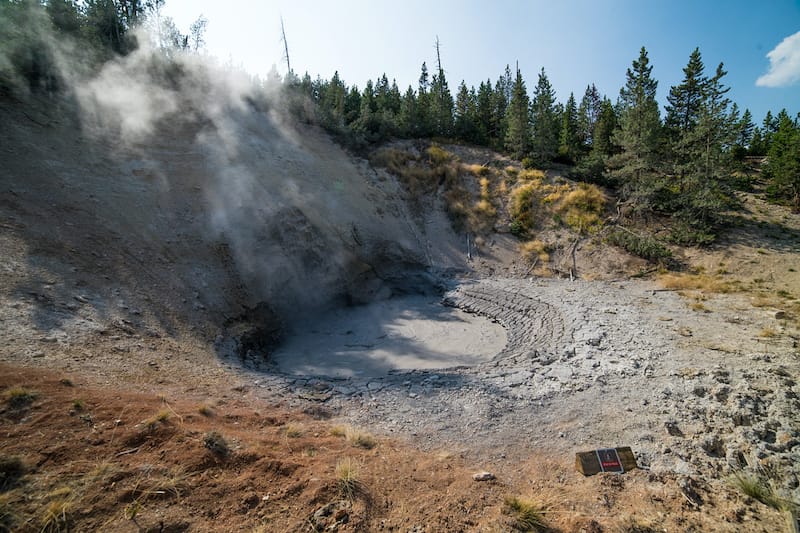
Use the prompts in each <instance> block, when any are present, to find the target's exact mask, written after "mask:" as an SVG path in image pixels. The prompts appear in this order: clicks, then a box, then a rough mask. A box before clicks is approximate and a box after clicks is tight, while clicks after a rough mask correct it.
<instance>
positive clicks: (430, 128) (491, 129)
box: [284, 47, 800, 244]
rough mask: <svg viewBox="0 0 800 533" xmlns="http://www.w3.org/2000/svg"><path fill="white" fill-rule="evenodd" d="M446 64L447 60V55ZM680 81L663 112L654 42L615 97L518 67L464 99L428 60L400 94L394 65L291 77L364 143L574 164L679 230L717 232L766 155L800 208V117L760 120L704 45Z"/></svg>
mask: <svg viewBox="0 0 800 533" xmlns="http://www.w3.org/2000/svg"><path fill="white" fill-rule="evenodd" d="M437 63H439V62H438V61H437ZM683 72H684V77H683V80H682V81H681V82H680V83H679V84H678V85H675V86H673V87H670V88H669V94H668V96H667V105H666V107H665V109H664V113H663V116H662V112H661V108H660V106H659V104H658V102H657V100H656V90H657V88H658V81H657V80H655V79H654V78H653V77H652V65H651V64H650V60H649V57H648V54H647V50H646V49H645V48H644V47H643V48H642V49H641V50H640V52H639V56H638V57H637V58H636V59H635V60H634V61H633V62H632V64H631V67H630V68H629V69H628V70H627V72H626V77H625V85H624V86H623V87H622V88H621V89H620V92H619V95H618V96H617V98H616V100H615V101H612V100H611V99H610V98H609V97H608V96H606V95H603V94H601V93H600V91H598V89H597V87H596V86H595V85H594V84H590V85H588V86H587V87H586V90H585V91H584V94H583V95H582V96H581V98H580V101H578V100H577V99H576V97H575V95H574V94H572V93H571V94H570V95H569V96H568V98H567V99H566V102H564V103H561V102H559V101H558V100H557V98H556V94H555V90H554V89H553V87H552V85H551V83H550V81H549V79H548V77H547V73H546V71H545V69H544V68H542V69H541V70H540V71H539V72H538V76H537V82H536V85H535V87H534V89H533V93H532V94H529V92H528V90H527V87H526V83H525V79H524V77H523V75H522V73H521V71H520V69H519V68H518V67H517V68H516V69H515V70H514V71H513V72H512V70H511V68H510V66H507V67H506V69H505V71H504V72H503V73H502V74H501V75H500V76H499V77H498V79H497V80H496V81H495V82H494V83H493V82H492V80H491V79H487V80H486V81H484V82H481V83H480V85H479V86H478V87H477V89H476V88H475V87H474V86H472V87H468V86H467V85H466V83H465V82H464V81H462V82H461V83H460V84H459V86H458V89H457V90H456V92H455V98H454V97H453V95H452V93H451V91H450V89H449V85H448V81H447V78H446V75H445V72H444V70H443V69H442V67H441V64H440V63H439V64H437V65H436V68H435V69H434V70H433V73H431V71H430V70H429V68H428V66H427V64H426V63H422V67H421V69H420V77H419V82H418V84H417V86H416V88H415V87H413V86H409V87H408V88H407V89H406V90H405V91H401V90H400V89H399V87H398V86H397V83H396V82H395V81H394V80H392V82H391V83H390V82H389V79H388V77H387V76H386V74H383V75H382V76H380V77H379V78H378V79H377V80H376V81H374V82H373V81H371V80H370V81H368V82H367V83H366V85H365V86H364V88H363V89H359V88H358V87H357V86H355V85H352V86H348V85H347V84H346V83H345V82H344V81H343V80H342V79H341V78H340V77H339V74H338V72H336V73H334V75H333V77H332V78H331V79H330V80H325V79H322V78H320V77H317V78H316V79H312V78H311V76H310V75H309V74H307V73H306V74H305V75H304V76H303V77H298V76H295V75H294V74H293V73H291V72H290V73H289V74H288V75H287V76H286V77H285V78H284V84H285V86H286V87H288V88H290V89H291V90H292V91H294V92H296V93H299V94H301V95H303V97H304V98H307V99H308V100H310V101H311V102H313V104H314V105H313V106H312V108H311V110H312V114H311V115H309V111H308V108H307V107H304V108H303V110H302V112H301V115H302V116H303V117H304V118H306V119H308V120H316V121H317V122H318V123H319V124H320V125H322V126H323V127H325V128H326V129H328V130H329V131H331V132H333V133H334V134H336V135H338V136H340V137H341V138H343V139H344V140H345V141H346V142H348V143H351V144H353V145H355V146H359V145H363V144H364V143H366V144H371V143H378V142H382V141H385V140H388V139H391V138H441V139H448V140H452V141H455V142H464V143H469V144H474V145H479V146H486V147H489V148H492V149H494V150H498V151H502V152H504V153H507V154H509V155H511V156H512V157H514V158H517V159H519V160H521V161H522V162H523V164H524V165H525V166H530V167H533V166H538V167H543V166H544V167H546V166H548V165H552V164H554V163H562V164H568V165H571V166H572V168H573V170H572V173H573V177H576V178H579V179H582V180H585V181H593V182H598V183H602V184H604V185H606V186H609V187H613V188H615V189H616V190H617V191H618V193H619V196H620V198H621V200H622V202H621V203H622V205H623V207H624V208H625V209H626V211H627V212H629V213H633V214H639V215H644V216H647V215H652V214H660V215H668V216H671V217H672V218H673V219H674V221H675V223H674V224H673V231H672V234H671V237H672V238H673V240H674V241H676V242H679V243H684V244H697V243H704V242H708V241H710V240H712V239H713V238H714V235H715V233H716V231H717V230H718V228H719V227H720V225H721V224H722V223H723V218H722V213H723V212H724V211H725V210H727V209H729V208H732V207H735V195H733V194H732V191H733V190H735V189H737V188H741V187H744V186H747V185H748V183H747V179H746V176H747V173H746V172H744V171H745V168H746V163H747V161H748V160H750V158H762V157H764V156H768V157H767V158H766V164H765V165H764V175H765V176H767V177H768V179H769V187H768V192H769V193H770V194H771V195H772V196H773V197H774V198H775V199H776V200H782V201H786V202H789V203H790V204H791V205H792V206H793V207H794V208H795V209H800V175H798V172H799V171H800V145H799V144H798V143H800V115H799V116H795V117H790V116H789V114H788V113H787V112H786V110H782V111H781V112H780V113H778V115H777V116H773V115H772V113H771V112H768V113H767V116H766V117H765V118H764V120H763V121H762V123H761V125H756V124H755V123H754V121H753V116H752V114H751V113H750V111H749V110H747V109H745V110H744V111H743V112H742V111H741V110H740V109H739V107H738V105H737V104H736V103H734V102H732V101H731V100H730V99H729V98H728V97H727V93H728V91H729V90H730V88H729V87H728V86H726V85H725V76H726V74H727V72H726V71H725V69H724V66H723V64H721V63H720V64H719V65H718V66H717V67H716V68H715V69H714V70H713V71H711V72H707V70H706V67H705V65H704V63H703V59H702V55H701V53H700V50H699V49H695V50H694V51H692V53H691V54H690V56H689V60H688V63H687V65H686V67H685V68H684V69H683Z"/></svg>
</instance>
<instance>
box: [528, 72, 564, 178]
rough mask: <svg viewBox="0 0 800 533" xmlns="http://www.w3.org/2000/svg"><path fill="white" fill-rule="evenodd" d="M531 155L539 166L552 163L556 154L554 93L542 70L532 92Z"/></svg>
mask: <svg viewBox="0 0 800 533" xmlns="http://www.w3.org/2000/svg"><path fill="white" fill-rule="evenodd" d="M531 123H532V126H531V133H532V139H531V145H532V146H531V148H532V150H531V153H532V156H533V157H534V158H535V159H536V161H537V162H538V163H539V164H544V163H547V162H549V161H552V160H553V158H554V157H555V156H556V153H557V152H558V134H559V129H560V128H559V123H558V115H557V113H556V93H555V91H554V90H553V87H552V86H551V85H550V80H549V79H547V74H545V71H544V68H542V70H541V72H539V81H538V83H537V84H536V89H534V91H533V101H532V102H531Z"/></svg>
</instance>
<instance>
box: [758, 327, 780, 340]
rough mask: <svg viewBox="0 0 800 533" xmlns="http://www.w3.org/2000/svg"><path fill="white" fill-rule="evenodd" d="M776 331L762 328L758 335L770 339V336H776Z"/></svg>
mask: <svg viewBox="0 0 800 533" xmlns="http://www.w3.org/2000/svg"><path fill="white" fill-rule="evenodd" d="M777 335H778V332H777V331H775V330H774V329H773V328H764V329H762V330H761V331H760V332H759V333H758V336H759V337H763V338H765V339H771V338H772V337H777Z"/></svg>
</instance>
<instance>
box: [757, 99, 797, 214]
mask: <svg viewBox="0 0 800 533" xmlns="http://www.w3.org/2000/svg"><path fill="white" fill-rule="evenodd" d="M775 121H776V122H777V128H776V130H775V132H774V133H773V134H772V145H771V146H770V148H769V153H768V158H767V164H766V166H765V168H764V175H765V177H767V179H769V180H770V183H769V186H768V192H769V193H770V195H772V196H773V197H775V198H777V199H782V200H786V201H788V202H789V204H790V205H791V206H792V208H793V209H794V210H795V211H796V212H800V121H798V120H797V119H795V120H794V121H793V120H792V119H791V118H789V114H788V113H787V112H786V110H785V109H784V110H783V111H781V112H780V113H779V114H778V116H777V118H776V119H775Z"/></svg>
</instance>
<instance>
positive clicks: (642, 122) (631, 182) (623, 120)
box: [609, 47, 661, 209]
mask: <svg viewBox="0 0 800 533" xmlns="http://www.w3.org/2000/svg"><path fill="white" fill-rule="evenodd" d="M652 71H653V67H652V66H650V60H649V58H648V57H647V50H646V49H645V48H644V47H642V48H641V50H640V52H639V58H638V59H636V60H634V61H633V63H632V68H629V69H628V70H627V72H626V82H625V86H624V87H623V88H622V89H620V93H619V101H618V103H617V107H618V109H619V127H618V129H617V130H616V132H615V134H614V139H613V142H614V144H615V145H617V146H619V148H620V153H618V154H616V155H615V156H614V157H613V158H611V159H610V160H609V166H610V167H611V168H612V173H611V174H612V176H613V177H614V178H616V179H617V180H618V181H619V182H620V184H621V186H622V193H623V195H624V196H625V197H627V198H629V199H631V200H632V201H633V203H634V204H635V206H636V207H637V209H646V208H648V207H650V206H651V204H652V202H653V199H654V196H655V195H656V194H657V187H658V184H657V181H656V179H657V169H658V164H659V157H658V156H659V153H658V150H659V143H660V138H661V118H660V114H659V110H658V102H656V89H657V87H658V82H657V81H656V80H654V79H653V78H652V76H651V74H652Z"/></svg>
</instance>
